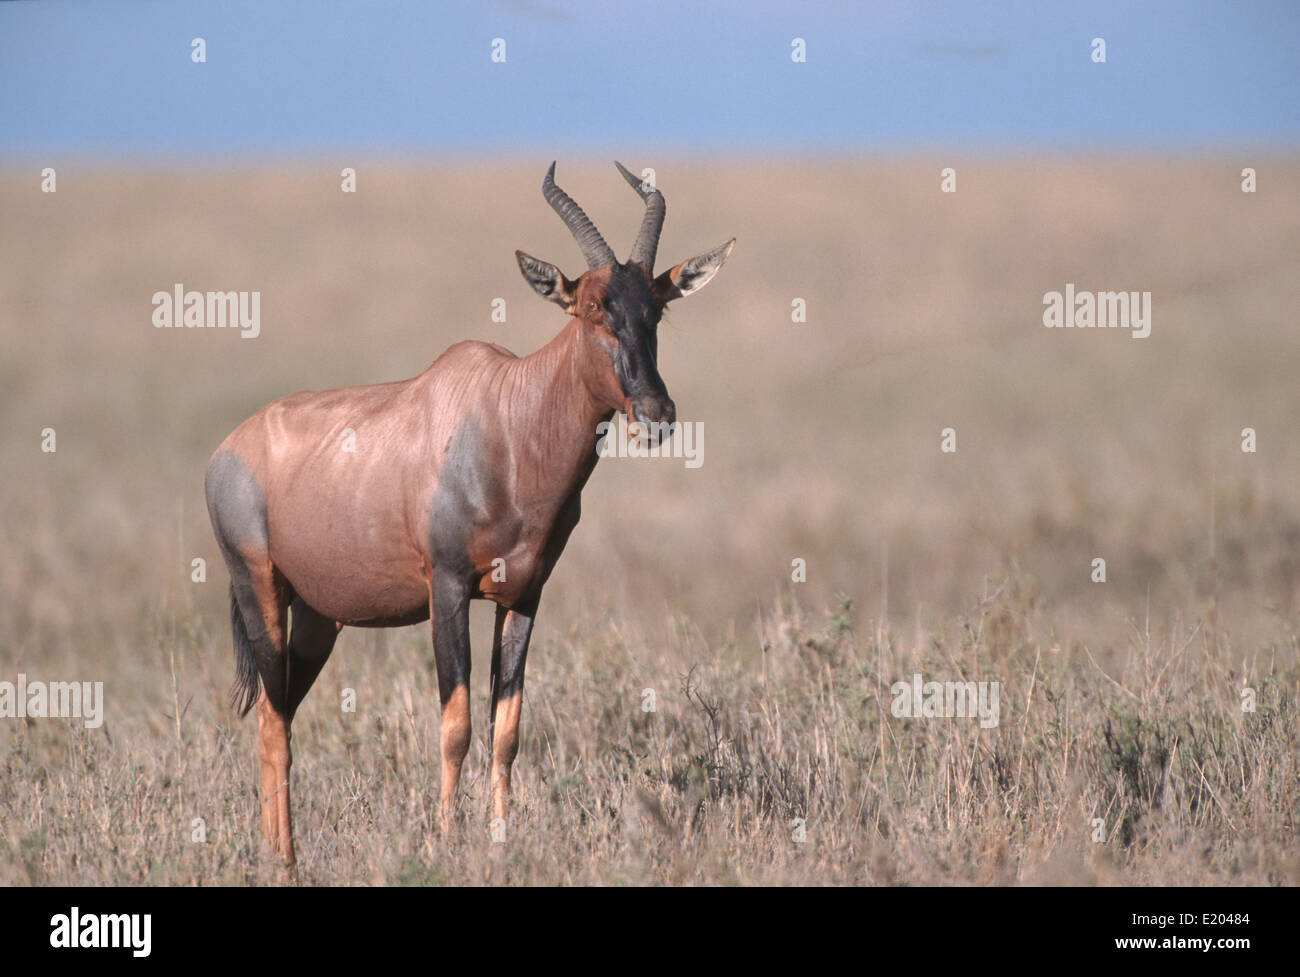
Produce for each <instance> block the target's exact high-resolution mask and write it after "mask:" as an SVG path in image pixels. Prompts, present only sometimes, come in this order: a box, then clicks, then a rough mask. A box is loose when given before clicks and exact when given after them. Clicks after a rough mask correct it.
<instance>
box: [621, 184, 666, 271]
mask: <svg viewBox="0 0 1300 977" xmlns="http://www.w3.org/2000/svg"><path fill="white" fill-rule="evenodd" d="M614 165H615V166H617V167H618V171H619V172H620V173H622V174H623V179H625V180H626V181H627V182H628V184H629V185H630V186H631V187H632V189H633V190H635V191H636V192H637V193H638V194H639V195H640V196H641V199H642V200H644V201H645V216H644V217H642V218H641V229H640V230H639V231H637V233H636V243H634V244H633V245H632V253H631V254H630V255H628V259H627V260H628V261H635V262H636V263H638V264H641V265H645V267H646V270H647V271H649V272H650V273H651V274H654V270H655V252H656V251H658V250H659V232H660V231H662V230H663V229H664V215H665V214H666V213H667V212H668V203H667V201H665V200H664V195H663V194H662V193H660V192H659V188H658V187H654V188H653V189H651V190H649V191H646V190H645V189H643V188H642V186H641V180H640V179H639V178H637V177H635V176H633V175H632V174H631V173H629V172H628V171H627V169H626V167H624V166H623V164H622V163H620V162H618V161H617V160H615V161H614Z"/></svg>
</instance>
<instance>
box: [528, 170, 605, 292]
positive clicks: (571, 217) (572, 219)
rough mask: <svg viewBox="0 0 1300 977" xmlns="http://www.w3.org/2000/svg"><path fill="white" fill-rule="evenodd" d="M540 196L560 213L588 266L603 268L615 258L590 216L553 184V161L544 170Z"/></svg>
mask: <svg viewBox="0 0 1300 977" xmlns="http://www.w3.org/2000/svg"><path fill="white" fill-rule="evenodd" d="M542 196H543V197H545V198H546V202H547V203H548V204H550V205H551V207H552V208H553V209H554V211H555V212H556V213H557V214H559V215H560V219H561V220H563V221H564V226H565V227H567V228H568V229H569V233H570V234H572V235H573V239H574V240H575V241H577V242H578V247H580V248H581V249H582V256H583V257H584V258H586V259H587V267H588V268H590V269H593V270H594V269H596V268H603V267H605V265H607V264H610V263H611V262H612V261H614V260H616V259H615V258H614V251H613V249H612V248H611V247H610V246H609V245H608V244H606V243H605V239H604V238H603V237H601V236H600V231H598V230H596V225H595V224H593V223H592V222H591V218H590V217H588V216H587V215H586V214H584V213H583V212H582V208H581V207H579V206H578V205H577V204H576V203H574V201H573V198H572V197H570V196H569V195H568V194H567V193H565V192H564V191H563V190H561V189H560V188H559V187H557V186H556V185H555V164H554V163H552V164H551V168H550V169H549V170H547V171H546V179H544V180H542Z"/></svg>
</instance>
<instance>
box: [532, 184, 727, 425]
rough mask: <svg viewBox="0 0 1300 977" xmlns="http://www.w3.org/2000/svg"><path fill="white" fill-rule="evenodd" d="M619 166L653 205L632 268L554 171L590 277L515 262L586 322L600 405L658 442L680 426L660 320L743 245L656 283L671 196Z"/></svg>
mask: <svg viewBox="0 0 1300 977" xmlns="http://www.w3.org/2000/svg"><path fill="white" fill-rule="evenodd" d="M614 165H615V166H617V167H618V171H619V173H621V174H622V176H623V179H625V180H626V181H627V182H628V183H629V184H630V185H631V187H632V189H634V190H635V191H636V192H637V193H638V194H639V195H640V196H641V199H642V200H643V201H644V202H645V216H644V217H643V218H642V220H641V228H640V230H639V231H638V232H637V236H636V241H635V242H634V243H633V245H632V250H631V252H630V253H629V254H628V259H627V261H626V262H619V260H618V259H617V258H616V257H615V256H614V251H613V249H612V248H610V246H609V245H608V244H606V243H605V239H604V238H603V237H601V235H600V231H598V230H596V226H595V225H594V224H593V223H592V222H591V219H590V218H588V217H587V215H586V214H585V213H583V210H582V208H581V207H579V206H578V205H577V203H575V202H574V200H573V198H571V197H570V196H569V195H568V194H567V193H565V192H564V191H563V190H561V189H560V188H559V187H558V186H556V184H555V164H554V163H552V164H551V168H550V169H549V170H547V171H546V178H545V179H544V180H543V181H542V195H543V196H544V197H545V198H546V202H547V203H549V204H550V205H551V207H553V208H554V209H555V212H556V213H557V214H559V215H560V218H561V219H562V220H563V221H564V226H565V227H567V228H568V229H569V231H570V233H571V234H573V237H574V239H575V240H576V241H577V242H578V247H579V248H581V249H582V256H583V257H584V258H585V259H586V261H587V270H586V271H584V272H583V273H582V274H581V275H579V276H578V277H577V278H576V279H570V278H568V277H567V276H565V275H564V274H563V273H562V272H561V271H560V270H559V269H558V268H557V267H556V266H555V265H553V264H551V263H549V262H546V261H540V260H539V259H537V258H534V257H532V256H531V255H528V254H525V253H524V252H522V251H516V252H515V257H516V258H517V259H518V261H519V270H520V271H522V272H523V275H524V278H525V279H526V280H527V281H528V284H529V285H531V286H532V287H533V290H534V291H536V292H537V294H538V295H540V296H541V297H542V298H544V299H547V300H548V301H551V302H554V303H555V304H556V305H558V306H560V308H562V309H564V311H565V312H567V313H568V314H569V315H571V316H573V317H574V318H575V319H577V320H578V321H579V323H580V334H581V352H580V355H581V357H582V369H583V376H584V381H585V382H586V384H587V387H588V389H589V390H590V391H591V393H592V395H593V396H594V397H595V399H596V401H597V403H599V404H602V405H608V407H609V409H610V410H611V411H613V410H622V411H623V412H624V413H625V414H626V415H627V419H628V422H629V430H630V431H632V432H637V431H638V429H639V430H640V432H641V433H643V434H644V433H648V434H649V435H650V438H651V441H652V442H657V441H658V440H659V438H660V437H661V436H665V435H666V434H667V432H669V431H671V429H672V425H673V424H674V423H676V419H677V408H676V406H675V405H674V404H673V401H672V398H671V397H669V396H668V388H667V387H666V386H665V385H664V381H663V377H661V376H660V375H659V364H658V354H659V339H658V330H659V320H660V318H661V317H662V316H663V312H664V308H665V307H666V306H667V305H668V303H669V302H671V301H673V300H674V299H678V298H681V297H682V296H684V295H690V294H691V293H692V292H696V291H699V290H700V289H701V288H703V287H704V286H705V285H707V284H708V283H709V281H710V280H711V279H712V278H713V276H714V275H716V274H717V272H718V269H719V268H721V267H722V264H723V262H724V261H726V260H727V257H728V256H729V255H730V254H731V249H732V248H733V247H734V246H735V243H736V239H735V238H732V239H731V240H730V241H728V242H727V243H726V244H723V245H720V246H718V247H716V248H714V249H713V250H712V251H706V252H704V253H703V254H699V255H696V256H695V257H694V258H688V259H687V260H685V261H683V262H681V263H680V264H676V265H673V266H672V267H671V268H669V269H668V270H666V271H664V272H662V273H661V274H660V275H658V276H656V275H655V273H654V266H655V252H656V251H657V250H658V247H659V233H660V231H661V230H662V229H663V224H664V214H665V212H666V209H667V205H666V204H665V202H664V196H663V194H662V193H660V192H659V190H658V188H657V187H650V186H647V185H646V184H644V183H643V182H642V181H641V180H639V179H637V178H636V177H635V176H633V175H632V174H631V173H629V172H628V171H627V169H625V168H624V167H623V165H622V164H621V163H615V164H614Z"/></svg>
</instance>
